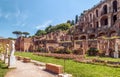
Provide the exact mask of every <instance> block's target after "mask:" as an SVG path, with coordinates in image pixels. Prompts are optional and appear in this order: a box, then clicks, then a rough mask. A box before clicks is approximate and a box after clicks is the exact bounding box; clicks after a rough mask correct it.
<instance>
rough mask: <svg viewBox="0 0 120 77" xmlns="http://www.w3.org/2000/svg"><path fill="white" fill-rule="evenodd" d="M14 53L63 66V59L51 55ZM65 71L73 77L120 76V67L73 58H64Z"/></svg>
mask: <svg viewBox="0 0 120 77" xmlns="http://www.w3.org/2000/svg"><path fill="white" fill-rule="evenodd" d="M15 54H16V55H20V56H24V57H30V58H31V59H33V60H37V61H41V62H45V63H54V64H59V65H63V66H64V60H63V59H55V58H52V57H42V56H36V55H33V54H32V53H20V52H16V53H15ZM65 66H66V67H65V71H66V72H67V73H70V74H72V75H73V76H74V77H120V68H113V67H107V66H101V65H92V64H83V63H77V62H74V61H73V60H66V62H65Z"/></svg>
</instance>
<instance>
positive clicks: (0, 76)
mask: <svg viewBox="0 0 120 77" xmlns="http://www.w3.org/2000/svg"><path fill="white" fill-rule="evenodd" d="M7 72H8V69H7V66H6V65H5V64H4V63H3V62H1V61H0V77H4V76H5V74H6V73H7Z"/></svg>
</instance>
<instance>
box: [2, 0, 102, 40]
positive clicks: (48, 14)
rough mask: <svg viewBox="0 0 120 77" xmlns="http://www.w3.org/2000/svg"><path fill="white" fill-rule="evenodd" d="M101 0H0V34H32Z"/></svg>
mask: <svg viewBox="0 0 120 77" xmlns="http://www.w3.org/2000/svg"><path fill="white" fill-rule="evenodd" d="M99 2H100V0H0V36H2V37H5V38H7V37H15V35H13V34H12V32H13V31H16V30H17V31H27V32H29V33H30V34H31V35H33V34H35V33H36V31H37V30H38V29H45V27H47V26H48V25H50V24H52V25H56V24H60V23H64V22H66V21H67V20H72V19H75V15H80V14H81V13H82V12H83V10H85V9H90V8H92V7H93V6H94V5H96V4H97V3H99Z"/></svg>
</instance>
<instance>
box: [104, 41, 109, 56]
mask: <svg viewBox="0 0 120 77" xmlns="http://www.w3.org/2000/svg"><path fill="white" fill-rule="evenodd" d="M109 48H110V42H109V40H107V50H106V53H105V56H109Z"/></svg>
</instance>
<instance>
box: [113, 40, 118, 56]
mask: <svg viewBox="0 0 120 77" xmlns="http://www.w3.org/2000/svg"><path fill="white" fill-rule="evenodd" d="M114 58H119V52H118V43H117V41H115V52H114Z"/></svg>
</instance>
